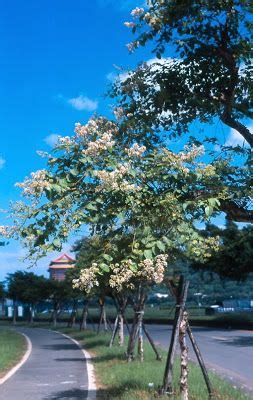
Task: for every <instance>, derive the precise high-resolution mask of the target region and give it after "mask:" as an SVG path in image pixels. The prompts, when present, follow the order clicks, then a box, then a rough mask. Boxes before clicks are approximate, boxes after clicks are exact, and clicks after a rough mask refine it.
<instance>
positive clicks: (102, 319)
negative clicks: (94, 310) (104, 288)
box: [97, 299, 108, 333]
mask: <svg viewBox="0 0 253 400" xmlns="http://www.w3.org/2000/svg"><path fill="white" fill-rule="evenodd" d="M99 307H100V316H99V323H98V329H97V333H99V332H100V330H101V325H102V324H103V323H104V330H105V331H106V332H107V331H108V326H107V319H106V310H105V302H104V299H100V300H99Z"/></svg>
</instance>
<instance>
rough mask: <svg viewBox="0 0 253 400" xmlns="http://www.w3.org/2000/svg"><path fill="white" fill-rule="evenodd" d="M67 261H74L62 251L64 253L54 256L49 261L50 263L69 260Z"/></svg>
mask: <svg viewBox="0 0 253 400" xmlns="http://www.w3.org/2000/svg"><path fill="white" fill-rule="evenodd" d="M69 261H73V262H75V260H74V258H71V257H70V256H69V255H68V254H66V253H64V254H61V255H60V256H59V257H58V258H56V259H55V260H53V261H51V263H58V262H69Z"/></svg>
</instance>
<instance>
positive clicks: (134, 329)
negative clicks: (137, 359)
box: [127, 312, 138, 362]
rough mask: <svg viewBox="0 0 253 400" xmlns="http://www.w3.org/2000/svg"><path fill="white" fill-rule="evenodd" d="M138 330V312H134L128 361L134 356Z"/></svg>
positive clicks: (128, 347)
mask: <svg viewBox="0 0 253 400" xmlns="http://www.w3.org/2000/svg"><path fill="white" fill-rule="evenodd" d="M137 332H138V314H137V313H136V312H135V313H134V318H133V322H132V327H131V332H130V336H129V341H128V346H127V361H128V362H130V361H132V360H133V358H134V345H135V338H136V336H137Z"/></svg>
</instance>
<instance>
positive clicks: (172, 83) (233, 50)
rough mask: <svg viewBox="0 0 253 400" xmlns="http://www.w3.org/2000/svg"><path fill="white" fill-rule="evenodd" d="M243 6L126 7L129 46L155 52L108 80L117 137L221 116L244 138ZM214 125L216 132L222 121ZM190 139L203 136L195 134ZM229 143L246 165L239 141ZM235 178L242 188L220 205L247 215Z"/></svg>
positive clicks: (172, 129) (248, 25) (183, 127)
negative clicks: (111, 85)
mask: <svg viewBox="0 0 253 400" xmlns="http://www.w3.org/2000/svg"><path fill="white" fill-rule="evenodd" d="M251 12H252V4H251V2H250V1H247V0H229V1H227V0H214V1H205V0H203V1H202V0H197V1H196V0H185V1H181V0H180V1H179V0H176V1H159V0H152V1H150V2H148V6H147V7H146V8H145V9H143V8H136V9H135V10H133V11H132V17H133V20H132V21H131V22H128V23H126V25H127V26H129V27H131V28H132V30H133V32H134V33H135V35H136V40H134V42H132V43H131V44H130V45H129V48H130V50H134V49H135V48H137V47H138V46H144V45H146V43H147V42H151V47H152V48H153V52H154V53H155V55H156V57H157V59H153V60H150V61H148V62H147V63H144V64H142V65H141V66H140V67H139V68H137V69H136V70H135V71H133V72H130V73H129V75H128V77H127V78H124V79H122V78H121V79H119V80H118V81H117V83H116V84H115V86H114V91H113V93H112V95H113V96H117V99H118V108H117V110H120V111H121V117H122V120H121V122H122V132H123V133H124V134H123V139H124V140H126V141H129V140H131V139H132V140H133V138H134V139H135V140H138V141H142V142H145V143H146V144H147V143H149V144H150V143H152V142H157V141H161V140H163V138H164V137H165V139H166V138H168V137H173V136H174V137H175V136H178V135H183V134H186V133H187V132H189V129H190V128H192V123H193V122H196V121H199V122H201V123H213V122H215V121H221V122H222V123H224V124H225V125H227V127H229V128H232V129H234V130H235V131H236V132H238V134H239V135H242V137H243V138H244V140H245V143H246V144H247V143H248V145H250V146H252V144H253V135H252V133H251V132H250V129H249V127H248V125H247V123H249V119H251V118H252V115H253V113H252V103H253V90H252V89H253V85H252V76H253V75H252V32H253V30H252V14H251ZM162 56H163V57H164V58H161V57H162ZM159 59H160V60H159ZM117 110H116V112H117ZM124 128H125V130H124ZM216 130H217V127H216ZM195 131H196V128H195ZM191 132H192V129H191ZM220 132H221V133H219V134H218V136H219V138H222V135H223V131H222V128H221V129H220ZM198 139H200V140H201V141H203V140H204V137H203V135H202V137H201V138H199V136H198ZM208 140H210V137H209V139H208ZM234 150H236V151H237V152H238V153H240V154H241V155H243V158H244V161H243V162H244V166H245V167H246V168H248V169H249V168H250V159H249V157H250V150H249V149H248V148H247V146H246V147H241V148H240V147H237V148H236V149H234ZM227 151H228V148H227V146H223V147H222V148H221V152H222V153H223V154H224V153H225V152H227ZM216 156H218V155H216ZM221 156H222V155H221ZM233 157H235V155H234V156H233ZM238 162H240V161H238ZM234 181H235V180H234ZM239 182H240V187H241V188H242V189H243V190H248V195H246V196H245V197H244V198H243V197H242V196H239V197H238V196H237V195H238V193H235V195H234V197H232V198H231V199H230V200H229V201H226V202H224V203H223V204H222V208H223V210H224V211H225V212H226V213H227V215H228V216H229V217H230V218H231V219H234V220H237V221H252V219H253V213H252V211H251V208H250V199H249V198H250V193H249V181H248V179H247V180H245V181H244V182H242V180H240V179H239V181H238V183H239ZM251 195H252V194H251Z"/></svg>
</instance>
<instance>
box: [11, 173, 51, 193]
mask: <svg viewBox="0 0 253 400" xmlns="http://www.w3.org/2000/svg"><path fill="white" fill-rule="evenodd" d="M15 186H17V187H20V188H22V189H23V195H24V196H39V195H40V194H41V193H43V191H44V189H46V188H49V187H50V183H49V181H48V179H47V171H46V170H45V169H41V170H38V171H36V172H32V173H31V178H26V179H25V180H24V182H17V183H16V184H15Z"/></svg>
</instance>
